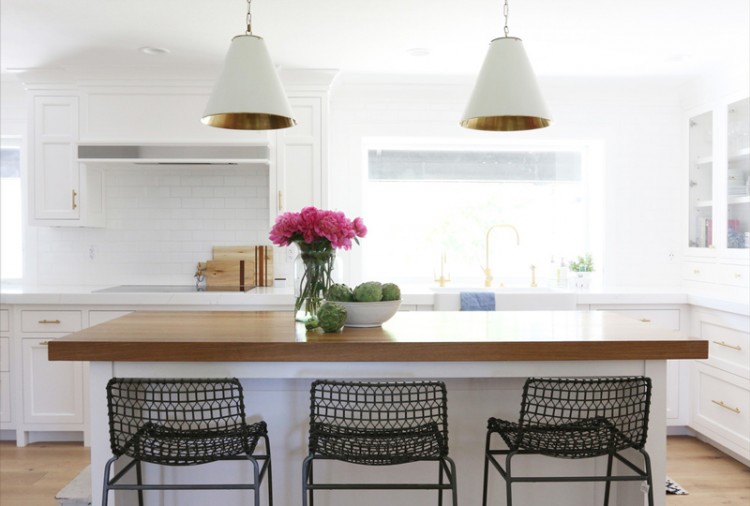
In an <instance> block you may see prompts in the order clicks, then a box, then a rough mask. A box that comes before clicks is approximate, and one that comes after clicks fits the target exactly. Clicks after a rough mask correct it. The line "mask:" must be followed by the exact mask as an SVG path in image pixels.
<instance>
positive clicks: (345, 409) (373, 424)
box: [302, 380, 458, 506]
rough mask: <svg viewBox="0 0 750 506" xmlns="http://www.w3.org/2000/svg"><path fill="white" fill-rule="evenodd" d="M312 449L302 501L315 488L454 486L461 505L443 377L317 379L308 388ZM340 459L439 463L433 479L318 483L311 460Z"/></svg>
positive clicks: (304, 472)
mask: <svg viewBox="0 0 750 506" xmlns="http://www.w3.org/2000/svg"><path fill="white" fill-rule="evenodd" d="M309 450H310V451H309V454H308V456H307V457H306V458H305V460H304V462H303V464H302V504H303V506H307V505H308V501H309V504H310V506H312V505H313V501H314V491H315V490H321V489H326V490H342V489H346V490H382V489H393V490H396V489H400V490H405V489H410V490H437V491H438V504H439V505H442V504H443V491H445V490H451V493H452V499H453V502H452V504H453V506H457V504H458V503H457V491H456V466H455V464H454V462H453V460H452V459H451V458H450V457H449V456H448V411H447V395H446V389H445V384H444V383H443V382H440V381H415V382H362V381H328V380H316V381H314V382H313V383H312V386H311V388H310V437H309ZM317 460H338V461H343V462H349V463H353V464H361V465H366V466H390V465H396V464H405V463H411V462H419V461H435V462H437V463H438V477H437V481H436V482H433V483H316V482H315V481H314V479H313V463H314V462H315V461H317Z"/></svg>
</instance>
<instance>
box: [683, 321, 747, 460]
mask: <svg viewBox="0 0 750 506" xmlns="http://www.w3.org/2000/svg"><path fill="white" fill-rule="evenodd" d="M691 335H694V336H695V337H698V338H701V339H706V340H708V342H709V356H708V359H706V360H698V361H696V362H695V363H694V364H693V371H692V375H691V391H692V392H693V396H694V397H693V399H692V403H691V404H692V409H691V417H690V426H691V427H692V428H693V429H694V430H696V431H697V432H699V433H700V434H702V435H703V436H705V437H706V438H708V439H709V440H710V441H712V442H715V443H717V444H719V445H720V446H722V447H723V448H726V449H728V450H730V451H731V452H733V453H734V454H735V455H736V456H738V457H739V458H741V459H744V460H745V462H746V463H748V465H750V317H749V316H746V315H739V314H734V313H728V312H724V311H716V310H709V309H704V308H695V310H694V311H693V313H692V316H691Z"/></svg>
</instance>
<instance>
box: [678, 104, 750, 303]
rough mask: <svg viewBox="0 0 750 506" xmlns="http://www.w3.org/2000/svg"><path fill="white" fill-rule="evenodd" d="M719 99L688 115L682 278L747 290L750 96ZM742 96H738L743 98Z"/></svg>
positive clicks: (739, 292)
mask: <svg viewBox="0 0 750 506" xmlns="http://www.w3.org/2000/svg"><path fill="white" fill-rule="evenodd" d="M746 93H747V92H744V93H742V94H739V95H733V96H729V97H724V98H722V99H720V100H717V101H715V102H714V103H713V104H711V105H707V106H705V107H703V108H700V109H694V110H692V111H690V112H689V113H688V116H687V119H686V121H685V124H686V126H687V139H688V156H687V174H688V177H687V181H686V182H685V183H686V187H687V213H686V216H687V219H686V221H687V223H686V227H685V229H686V234H687V240H686V242H685V246H686V248H685V265H684V268H683V279H684V280H685V281H686V282H687V283H688V286H689V287H690V288H692V289H696V290H699V291H712V292H714V293H716V290H723V293H724V294H725V295H727V296H729V297H732V298H734V297H735V296H736V297H738V298H740V300H742V299H746V298H747V294H748V290H750V132H749V131H748V129H750V126H749V125H750V98H749V97H747V96H746ZM743 95H744V96H743Z"/></svg>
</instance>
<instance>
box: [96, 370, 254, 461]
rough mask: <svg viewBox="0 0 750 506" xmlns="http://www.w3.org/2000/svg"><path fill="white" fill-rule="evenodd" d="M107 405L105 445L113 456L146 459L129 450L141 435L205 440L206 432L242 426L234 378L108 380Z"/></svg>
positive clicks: (223, 432) (240, 400)
mask: <svg viewBox="0 0 750 506" xmlns="http://www.w3.org/2000/svg"><path fill="white" fill-rule="evenodd" d="M107 404H108V411H109V434H110V445H111V448H112V453H113V454H114V455H116V456H120V455H123V454H124V455H129V456H131V457H134V458H139V459H142V460H146V458H144V456H143V455H142V454H141V453H140V451H139V449H138V448H135V446H137V444H138V441H141V440H142V439H143V437H142V436H144V434H149V437H150V435H152V434H158V437H159V438H161V439H164V440H167V439H169V438H171V439H172V440H178V439H179V440H182V441H185V438H186V437H188V438H189V437H190V435H195V436H201V437H202V439H203V440H205V439H206V438H205V436H206V435H209V436H210V435H213V434H216V435H217V436H223V435H226V434H232V433H236V434H239V431H241V430H242V429H243V427H245V426H246V423H245V405H244V400H243V393H242V385H241V384H240V382H239V380H237V379H235V378H226V379H142V378H113V379H111V380H110V381H109V383H108V384H107ZM152 439H153V438H152ZM154 457H156V456H154ZM201 461H202V460H201V459H196V461H195V462H189V461H185V462H170V463H172V464H190V463H196V462H201Z"/></svg>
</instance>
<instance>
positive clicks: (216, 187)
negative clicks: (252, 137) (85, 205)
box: [36, 165, 270, 285]
mask: <svg viewBox="0 0 750 506" xmlns="http://www.w3.org/2000/svg"><path fill="white" fill-rule="evenodd" d="M268 178H269V175H268V169H267V168H265V167H262V168H258V167H254V166H199V167H194V166H169V167H165V166H158V165H153V166H150V165H149V166H127V167H123V168H115V169H108V170H107V172H106V176H105V185H106V200H105V207H106V227H105V228H103V229H94V228H88V229H85V228H47V227H40V228H39V229H38V232H37V241H36V242H37V245H38V246H37V254H38V272H37V276H36V277H37V283H40V284H86V285H109V284H146V283H149V284H190V283H193V282H194V279H193V274H194V273H195V268H196V265H197V263H198V262H199V261H203V260H207V259H210V258H211V247H212V246H214V245H232V244H237V245H240V244H270V243H269V241H268V230H269V202H268V188H269V180H268Z"/></svg>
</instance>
